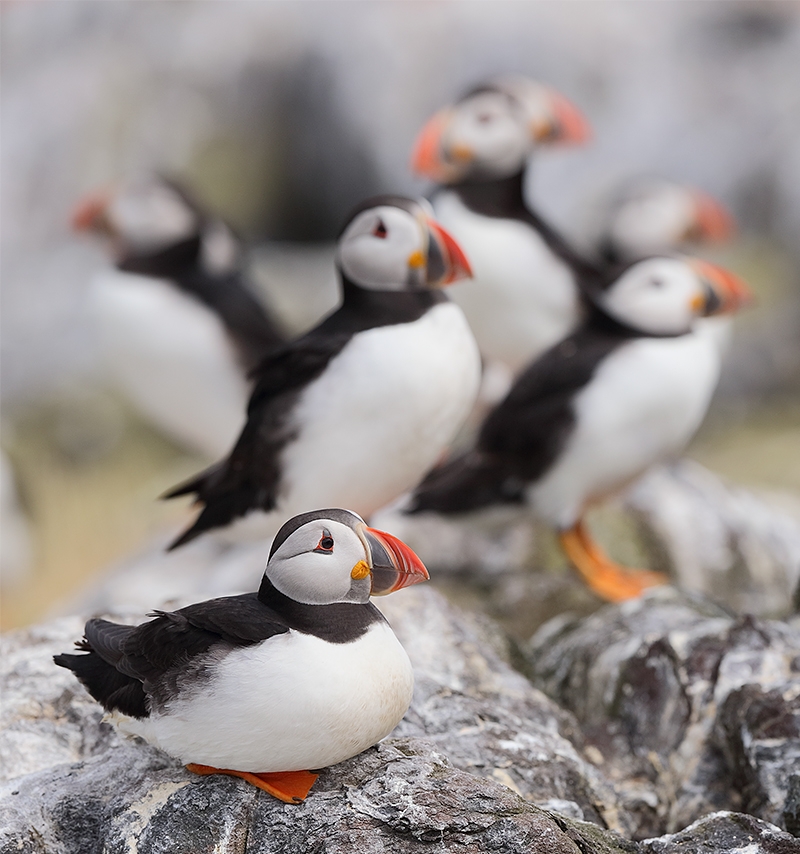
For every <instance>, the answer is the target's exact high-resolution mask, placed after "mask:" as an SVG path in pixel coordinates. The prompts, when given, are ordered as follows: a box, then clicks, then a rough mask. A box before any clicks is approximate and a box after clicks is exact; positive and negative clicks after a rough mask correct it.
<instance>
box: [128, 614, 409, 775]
mask: <svg viewBox="0 0 800 854" xmlns="http://www.w3.org/2000/svg"><path fill="white" fill-rule="evenodd" d="M413 687H414V676H413V671H412V669H411V663H410V662H409V660H408V656H407V655H406V652H405V650H404V649H403V647H402V646H401V645H400V642H399V641H398V640H397V638H396V637H395V635H394V632H392V630H391V628H389V626H388V625H387V624H386V623H383V622H381V623H376V624H375V625H373V626H372V627H371V628H370V629H369V630H368V631H367V633H366V634H365V635H362V637H360V638H359V639H358V640H356V641H353V642H352V643H346V644H333V643H328V642H326V641H322V640H319V639H318V638H315V637H313V636H312V635H304V634H300V633H298V632H294V631H290V632H287V633H286V634H282V635H276V636H275V637H272V638H270V639H269V640H267V641H264V642H263V643H260V644H258V645H256V646H252V647H246V648H244V649H238V650H236V651H234V652H232V653H230V654H229V655H227V656H225V657H224V658H222V659H221V660H220V662H219V664H218V665H217V666H216V667H215V668H214V669H212V671H211V672H210V674H209V677H208V680H207V682H206V683H203V682H201V683H200V684H199V685H198V686H197V687H196V690H195V691H194V692H192V691H187V692H186V696H185V697H182V698H180V699H178V700H177V701H175V702H174V703H172V704H171V706H170V707H169V709H168V710H167V713H166V714H158V715H151V717H149V718H146V719H145V720H142V721H138V720H134V719H130V718H125V719H123V720H121V721H119V723H120V727H121V728H122V729H123V730H124V731H125V732H128V733H131V734H134V735H140V736H142V737H143V738H145V739H146V740H147V741H150V742H151V743H153V744H155V745H157V746H158V747H160V748H161V749H162V750H165V751H166V752H167V753H170V754H172V755H173V756H176V757H178V758H179V759H180V760H181V761H182V762H187V763H188V762H197V763H200V764H202V765H212V766H214V767H216V768H232V769H234V770H237V771H255V772H270V771H299V770H310V769H314V768H324V767H326V766H328V765H333V764H335V763H337V762H342V761H343V760H345V759H348V758H349V757H351V756H355V755H356V754H358V753H360V752H361V751H362V750H366V749H367V748H368V747H370V746H372V745H373V744H375V743H376V742H378V741H380V740H381V739H382V738H384V737H385V736H387V735H388V734H389V733H390V732H391V731H392V730H393V729H394V728H395V726H397V724H398V723H399V722H400V720H401V718H402V717H403V715H404V714H405V713H406V710H407V709H408V706H409V703H410V702H411V695H412V692H413Z"/></svg>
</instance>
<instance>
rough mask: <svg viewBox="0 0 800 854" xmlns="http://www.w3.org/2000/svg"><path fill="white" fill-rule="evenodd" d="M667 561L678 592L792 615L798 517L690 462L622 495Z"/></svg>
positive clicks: (656, 473)
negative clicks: (680, 590) (657, 544)
mask: <svg viewBox="0 0 800 854" xmlns="http://www.w3.org/2000/svg"><path fill="white" fill-rule="evenodd" d="M626 503H627V506H628V507H629V508H631V509H632V510H634V511H635V512H636V513H637V514H639V515H640V516H641V518H642V521H643V522H644V523H645V524H646V526H647V527H648V528H649V529H650V531H651V532H652V534H653V535H654V536H655V538H656V540H657V541H658V543H659V544H660V545H661V547H662V549H663V552H664V553H665V554H666V556H667V559H668V570H669V571H670V573H671V575H672V576H673V577H674V578H675V580H676V583H677V584H678V586H680V587H682V588H683V589H685V590H693V591H697V592H699V593H705V594H707V595H709V596H711V597H713V598H714V599H717V600H718V601H720V602H724V603H725V604H726V605H728V606H730V607H731V608H733V609H734V610H735V611H738V612H742V611H747V612H748V613H752V614H762V615H767V616H773V615H784V614H787V613H789V611H790V610H791V608H792V605H791V602H792V593H793V592H794V590H795V589H796V587H797V585H798V581H800V518H799V517H798V516H796V515H792V514H790V513H789V512H787V511H786V510H785V509H784V508H783V507H781V506H780V504H779V503H778V502H777V501H770V500H769V499H768V498H766V497H761V496H758V495H756V494H754V493H753V492H751V491H749V490H747V489H743V488H742V487H738V486H733V485H730V484H728V483H726V482H725V481H723V480H722V479H720V478H719V477H717V476H716V475H715V474H713V473H712V472H710V471H708V469H705V468H703V466H701V465H699V464H698V463H695V462H693V461H692V460H688V459H684V460H680V461H679V462H676V463H674V464H672V465H669V466H660V467H658V468H654V469H652V470H651V471H650V472H648V474H647V475H645V477H643V478H642V479H641V480H640V481H639V482H638V483H637V484H636V486H635V487H634V488H633V489H632V490H630V492H629V493H628V494H627V496H626Z"/></svg>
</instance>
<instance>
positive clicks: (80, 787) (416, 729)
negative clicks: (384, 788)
mask: <svg viewBox="0 0 800 854" xmlns="http://www.w3.org/2000/svg"><path fill="white" fill-rule="evenodd" d="M176 604H179V603H176ZM381 604H382V605H383V607H384V610H385V612H386V614H387V616H388V618H389V619H390V621H391V622H392V624H393V626H394V627H395V630H396V632H397V634H398V636H399V637H400V640H401V641H402V642H403V644H404V645H405V646H406V648H407V649H408V652H409V655H410V657H411V659H412V663H413V664H414V667H415V672H416V680H417V681H416V689H415V695H414V700H413V703H412V706H411V709H410V710H409V713H408V715H407V716H406V718H405V720H404V721H403V722H402V723H401V725H400V727H399V728H398V729H397V730H396V733H395V735H396V736H397V737H400V738H406V739H408V740H409V742H408V743H412V744H422V743H424V744H425V745H426V747H425V748H424V750H423V748H414V749H415V751H416V754H415V755H417V754H419V755H424V756H425V757H427V758H426V759H425V762H428V763H431V762H432V763H433V765H432V766H431V767H432V768H433V769H434V770H431V771H430V772H427V771H426V772H425V773H426V774H428V776H431V775H433V776H436V773H438V772H436V771H435V769H436V768H438V767H439V765H438V764H437V763H440V760H439V759H437V758H436V757H438V756H442V757H444V756H445V755H446V756H447V757H448V760H447V762H446V763H445V765H446V767H447V769H449V770H446V771H442V772H441V773H442V774H443V775H444V777H448V775H452V774H456V773H457V772H458V773H459V774H461V775H462V776H459V777H458V779H459V780H464V781H471V782H469V786H468V787H471V788H470V791H473V790H474V792H475V794H471V795H469V798H467V801H468V802H469V803H471V804H473V807H474V803H476V801H475V799H476V798H477V799H478V800H480V798H481V797H483V796H482V795H479V794H478V792H480V791H482V788H481V787H483V786H488V787H489V790H491V791H494V787H497V786H499V785H500V784H502V785H503V787H504V791H505V792H506V794H507V796H508V797H513V800H514V802H515V803H517V802H518V805H517V806H516V807H514V814H515V815H516V813H517V812H519V810H522V812H521V813H520V815H523V816H528V815H529V813H528V812H526V811H525V810H526V809H527V807H525V806H524V804H525V803H526V802H528V803H531V802H532V803H534V804H535V803H543V804H547V806H548V807H549V808H550V809H551V810H557V811H558V812H561V813H565V814H566V815H567V816H579V817H580V818H581V819H586V820H588V821H591V822H595V823H596V825H602V826H604V827H610V828H612V829H616V830H619V831H622V832H625V833H626V834H629V833H630V831H631V827H630V825H629V823H628V822H627V820H626V818H625V812H624V808H623V806H624V805H623V804H622V803H621V802H620V799H619V798H618V796H617V794H616V792H615V790H614V788H613V787H612V786H611V785H610V784H609V783H608V781H607V780H605V779H604V777H603V775H602V773H601V772H600V771H598V769H596V768H595V767H594V766H593V765H592V764H591V763H590V762H588V761H587V760H586V759H585V758H583V756H582V755H581V752H580V744H581V736H580V732H579V730H578V728H577V726H576V724H575V721H574V719H573V718H572V716H571V715H570V714H568V713H565V712H563V711H562V710H561V709H559V708H558V707H557V706H556V704H555V703H553V702H552V701H551V700H549V699H548V698H547V697H545V696H544V695H543V694H542V693H541V692H539V691H538V690H536V689H535V688H533V687H532V686H531V685H530V683H529V682H528V681H527V680H526V679H524V678H523V677H522V676H521V675H520V674H519V673H517V672H515V671H514V670H512V669H511V667H510V666H509V665H508V664H507V663H506V661H505V660H504V657H503V656H504V654H505V652H506V649H505V642H504V640H503V638H502V636H500V635H499V634H498V633H497V631H496V630H495V629H493V628H492V627H491V626H490V625H489V624H486V623H484V622H482V621H480V620H476V619H474V618H471V617H469V616H467V615H465V614H461V613H459V612H458V611H457V610H455V609H454V608H453V607H452V606H450V605H448V604H447V602H446V601H445V600H444V599H443V597H442V596H441V595H440V594H438V593H436V591H434V590H432V589H425V588H418V589H413V590H408V591H403V592H402V594H400V595H397V596H393V597H389V598H387V599H386V600H381ZM123 617H124V618H125V619H126V620H127V621H131V622H133V621H135V620H137V619H142V617H141V615H140V616H138V617H136V616H132V615H123ZM81 629H82V620H81V619H78V618H64V619H62V620H59V621H57V622H55V623H53V624H50V625H48V626H46V627H38V628H34V629H29V630H25V631H20V632H16V633H11V634H9V635H7V636H6V637H5V638H4V639H3V643H4V645H5V647H4V655H3V662H4V668H5V672H4V675H3V680H2V684H3V689H4V690H3V695H4V704H5V709H4V719H3V723H2V728H1V729H0V759H2V763H3V767H4V768H5V769H6V771H5V773H6V777H7V778H8V781H9V782H8V785H9V786H10V787H11V789H8V788H7V789H6V790H5V792H6V800H5V803H6V808H8V809H12V812H11V814H10V818H9V819H8V821H10V822H11V823H10V824H9V826H10V827H17V828H18V829H20V828H21V827H23V826H29V825H30V826H32V827H34V828H39V830H38V831H37V832H40V834H41V835H42V837H43V838H47V839H56V838H60V837H59V836H58V834H59V833H62V834H63V832H66V831H62V830H58V829H57V828H56V825H57V824H58V821H60V819H59V818H58V816H60V815H62V813H63V814H65V815H66V814H68V815H69V816H70V817H69V820H68V821H67V820H66V819H65V822H66V824H65V826H67V825H69V826H72V825H74V826H76V827H78V828H82V827H84V825H86V823H87V822H90V819H91V817H92V816H95V815H96V814H97V810H100V805H99V804H100V802H101V801H102V803H103V804H105V805H106V806H103V809H109V810H111V813H109V815H111V814H112V813H113V815H114V816H116V815H117V814H118V813H119V815H122V814H123V813H124V814H125V815H127V814H128V812H130V810H134V811H136V810H138V809H139V807H135V806H131V805H136V804H139V803H140V801H142V799H144V803H146V804H151V802H155V801H158V803H161V801H159V800H158V799H159V798H160V797H161V795H159V794H158V793H159V792H162V793H163V791H167V790H166V789H163V786H164V785H166V786H167V789H168V790H169V793H170V797H171V796H172V792H173V791H174V789H175V785H177V784H178V783H180V782H181V781H185V780H187V779H189V778H188V777H187V775H186V774H185V773H184V772H183V771H182V770H181V769H180V768H178V766H176V765H175V763H174V762H172V760H170V759H169V758H168V757H165V756H164V755H163V754H160V753H158V752H157V751H153V750H152V749H151V748H149V747H146V746H143V745H132V744H130V743H129V742H128V741H126V740H124V739H123V738H121V737H120V736H119V735H118V734H117V733H116V731H115V730H113V729H112V728H111V727H110V726H109V725H108V724H105V723H103V722H102V720H101V717H102V710H101V709H100V707H99V706H98V705H97V704H96V703H94V701H92V700H91V698H89V697H88V695H87V694H86V692H85V691H84V690H83V689H82V688H81V687H80V685H79V684H78V683H77V682H76V681H75V680H74V678H73V677H72V676H71V674H69V673H68V672H67V671H64V670H61V669H60V668H57V667H55V665H53V664H52V659H51V657H52V654H53V653H55V652H59V651H63V650H67V649H69V648H70V646H71V644H72V642H73V641H74V640H76V639H77V638H79V637H80V635H81ZM381 749H383V748H381ZM420 751H422V753H420ZM380 755H381V756H383V755H385V754H380ZM354 761H355V760H354ZM393 761H394V760H393ZM398 761H399V760H398ZM355 762H356V764H355V765H353V766H352V767H353V768H360V769H361V770H362V771H363V775H362V777H359V778H358V779H359V780H362V781H363V782H364V785H367V783H368V780H367V776H364V775H366V774H367V770H365V769H369V767H371V766H370V765H369V762H368V760H367V759H363V760H358V761H355ZM359 762H360V763H362V764H359ZM441 762H445V760H444V759H442V760H441ZM142 763H144V766H142V768H145V767H146V769H151V770H153V773H152V774H151V770H146V771H145V770H142V769H141V768H140V770H138V771H137V770H136V769H137V768H139V766H140V765H142ZM152 763H155V764H154V765H153V764H152ZM363 763H367V764H366V765H365V764H363ZM129 764H130V765H132V768H133V770H129V769H128V765H129ZM445 765H442V767H443V768H444V767H445ZM343 767H344V766H343ZM347 767H350V766H347ZM393 767H395V766H393ZM397 767H398V768H399V766H397ZM426 767H427V766H426ZM165 769H168V770H165ZM156 772H158V773H156ZM162 772H163V773H162ZM341 773H343V772H342V771H341V769H331V770H329V771H326V772H325V775H324V778H325V779H332V780H338V779H340V777H339V776H337V775H340V774H341ZM359 773H361V772H359ZM54 774H55V775H57V777H58V780H60V781H62V783H61V784H59V788H58V790H57V791H54V792H53V794H52V798H51V800H50V801H49V802H47V803H46V804H45V805H43V804H42V803H38V804H37V805H35V807H34V806H31V805H30V804H28V805H27V806H23V807H15V806H14V805H15V804H24V803H25V802H26V801H27V799H28V796H29V795H30V793H32V792H34V791H37V790H38V789H39V788H41V787H42V786H43V782H42V781H45V780H46V779H48V776H51V775H54ZM87 774H97V775H99V777H98V782H97V783H96V785H94V784H93V785H90V784H89V783H87V782H86V775H87ZM176 774H177V776H175V775H176ZM129 775H130V776H129ZM331 775H332V776H331ZM395 776H396V777H397V778H398V779H399V777H400V776H402V775H400V773H399V771H398V772H397V774H395ZM140 778H142V780H143V782H142V785H141V787H139V788H137V787H136V786H133V787H132V788H130V791H128V789H129V786H128V782H127V781H128V780H129V779H131V780H138V779H140ZM481 778H482V779H481ZM394 779H395V777H392V780H394ZM67 780H69V781H74V788H73V786H72V783H71V782H70V784H69V785H67V783H66V782H65V781H67ZM101 781H105V782H101ZM137 785H138V784H137ZM235 785H236V784H234V783H232V782H231V781H219V786H220V787H222V788H221V789H220V791H223V792H224V791H228V790H229V789H230V788H231V786H234V788H235ZM370 785H371V784H370ZM392 785H393V786H395V788H394V789H392V790H391V791H393V792H394V791H395V790H396V787H397V785H399V784H397V783H392ZM459 785H460V784H459ZM464 785H465V786H466V785H467V783H466V782H465V783H464ZM169 786H172V787H173V788H172V789H169ZM226 787H227V788H226ZM368 789H369V791H370V792H371V791H373V789H374V787H373V788H369V787H368ZM15 790H16V791H20V792H22V793H23V794H22V795H11V794H10V792H11V791H15ZM489 790H487V791H489ZM198 791H206V790H205V789H203V790H198ZM208 791H217V790H216V789H210V790H208ZM243 791H245V792H247V789H244V790H243ZM326 791H327V790H326V788H325V784H324V781H323V783H322V785H321V787H320V785H319V784H318V787H315V791H314V797H315V798H322V799H323V800H324V799H325V798H326V797H328V796H327V795H326V794H325V792H326ZM87 792H92V793H93V794H92V796H91V798H89V796H88V795H87V794H86V793H87ZM512 792H513V793H514V794H513V796H512ZM24 793H28V794H24ZM154 793H155V794H154ZM520 795H521V796H522V798H523V799H524V800H521V799H520V798H519V796H520ZM249 797H250V799H251V800H252V797H253V796H252V794H251V795H249ZM337 797H338V796H337ZM363 797H364V798H366V799H367V800H366V801H364V803H367V802H371V801H370V800H369V797H368V795H366V794H365V795H363ZM370 797H371V796H370ZM459 797H461V796H459ZM464 797H466V796H464ZM487 797H488V796H487ZM492 797H494V796H492ZM87 798H89V800H90V801H91V803H92V804H94V805H95V806H92V807H91V808H90V809H89V808H87V809H88V812H86V814H85V815H84V813H80V815H77V814H76V815H73V814H72V812H70V811H73V812H74V811H75V810H77V811H78V812H80V810H82V809H84V806H82V805H85V802H86V799H87ZM115 799H116V800H115ZM120 799H121V800H120ZM470 799H472V800H470ZM171 803H172V802H171ZM237 803H238V802H237ZM247 803H249V801H247ZM114 804H116V806H114ZM197 808H198V807H197V805H196V804H195V805H194V806H193V807H192V809H194V810H197ZM383 808H384V807H383V806H382V807H381V809H383ZM431 808H432V807H431ZM443 808H444V807H443ZM148 809H150V807H149V806H148ZM181 809H182V808H181ZM225 809H233V807H232V806H231V805H230V804H228V805H227V806H226V807H225ZM236 809H240V810H244V809H246V804H245V805H241V804H240V805H239V806H237V807H236ZM375 809H378V807H375ZM470 809H472V807H470ZM503 809H505V808H503ZM14 810H17V812H15V811H14ZM19 810H22V812H19ZM31 810H34V813H35V814H32V813H31V812H30V811H31ZM235 811H236V810H234V812H235ZM537 814H538V813H537ZM148 815H149V813H148ZM530 815H534V813H530ZM130 820H131V821H133V819H130ZM170 820H173V819H170ZM175 820H177V819H175ZM509 820H511V819H509ZM114 821H116V819H114ZM119 821H122V819H119ZM125 821H126V822H127V821H129V819H128V818H126V819H125ZM398 821H399V819H398ZM426 821H427V819H426ZM437 821H438V819H437ZM481 821H484V823H485V827H484V830H485V832H486V833H489V831H490V827H491V828H494V829H492V830H491V833H492V834H495V835H496V834H500V835H499V836H498V837H497V838H498V839H502V838H504V837H503V833H504V832H505V831H504V832H503V833H500V830H499V829H498V828H497V827H494V824H493V822H492V821H489V820H488V819H481ZM514 821H516V819H514ZM520 821H522V825H520V827H523V825H524V827H527V824H525V822H528V818H525V819H524V821H523V820H522V819H520ZM564 821H567V819H564ZM108 822H111V824H112V825H113V821H112V819H111V818H109V817H107V818H104V819H103V821H102V822H101V823H102V824H103V826H105V825H106V824H107V823H108ZM465 822H466V824H465ZM90 823H91V822H90ZM512 824H513V822H512ZM60 826H61V825H58V827H60ZM114 826H116V825H114ZM220 826H222V825H220ZM370 826H372V825H370ZM398 826H399V825H398ZM436 826H437V827H438V825H436ZM467 826H468V822H467V820H466V819H463V820H462V819H458V821H456V823H455V824H453V825H450V824H447V823H446V822H445V824H444V825H442V827H441V828H440V830H441V832H442V833H450V832H452V833H457V834H463V833H467V832H468V830H467V829H466V828H467ZM120 827H122V825H120ZM423 827H424V828H427V829H426V830H424V832H425V833H428V832H429V830H430V828H429V826H428V825H427V824H424V823H423ZM498 827H499V826H498ZM514 827H516V825H514ZM54 828H56V829H54ZM448 828H450V829H448ZM454 828H455V829H454ZM81 832H82V831H81ZM103 832H104V833H105V832H106V831H103ZM115 832H116V831H115ZM120 832H121V831H120ZM209 832H211V831H209ZM214 832H216V829H215V831H214ZM409 832H410V831H409ZM431 832H432V831H431ZM437 832H438V831H437ZM469 832H470V833H474V832H477V831H475V830H473V831H469ZM481 832H483V831H481ZM108 833H109V834H110V833H111V830H109V831H108ZM137 833H138V831H137ZM309 833H311V830H309ZM420 833H423V831H420ZM509 833H512V831H511V830H509ZM48 834H50V836H48ZM54 834H55V835H54ZM514 834H517V836H518V837H519V840H524V839H526V838H527V836H526V834H528V830H524V828H523V829H522V830H520V829H519V828H517V829H514V830H513V833H512V836H513V835H514ZM312 835H313V834H312ZM517 836H514V838H517ZM459 838H460V837H459ZM111 840H112V836H107V842H106V843H104V844H107V845H108V846H110V850H117V849H116V848H114V845H116V844H117V843H116V842H115V843H114V844H113V845H112V842H111ZM26 844H27V843H26ZM31 844H32V843H31ZM59 844H60V845H62V847H47V846H46V850H53V851H59V852H60V851H71V850H73V848H70V847H69V844H67V842H63V844H62V843H59ZM70 844H71V843H70ZM76 844H77V843H76ZM120 844H122V843H120ZM211 844H212V843H209V845H211ZM213 844H216V843H213ZM476 844H477V843H476ZM486 844H487V845H488V843H486ZM493 844H494V843H493ZM497 844H498V845H500V848H501V850H503V845H505V843H503V844H502V845H501V844H500V842H498V843H497ZM514 844H517V843H514ZM522 844H523V842H522V841H520V842H519V845H522ZM47 845H48V846H49V845H51V843H47ZM52 845H55V843H52ZM509 845H511V843H509ZM212 847H213V846H212ZM32 850H35V849H32ZM74 850H78V849H74ZM119 850H128V849H126V848H124V847H122V848H120V849H119ZM140 850H147V851H150V850H161V849H158V848H147V847H143V848H141V849H140ZM200 850H202V846H200ZM256 850H261V849H256ZM264 850H273V849H271V848H265V849H264ZM274 850H280V848H277V849H274ZM303 850H313V847H312V848H311V849H308V848H307V849H303ZM375 850H384V849H375ZM385 850H395V849H394V848H391V847H387V848H386V849H385ZM398 850H400V849H398ZM402 850H406V849H402ZM466 850H470V849H469V848H468V849H466ZM475 850H478V848H476V849H475ZM507 850H517V849H515V848H514V847H513V846H512V847H508V848H507ZM519 850H523V849H522V848H520V849H519ZM543 850H544V849H543ZM554 850H560V849H554ZM563 850H565V851H568V850H571V849H570V848H569V847H567V848H564V849H563ZM610 850H614V849H610Z"/></svg>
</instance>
